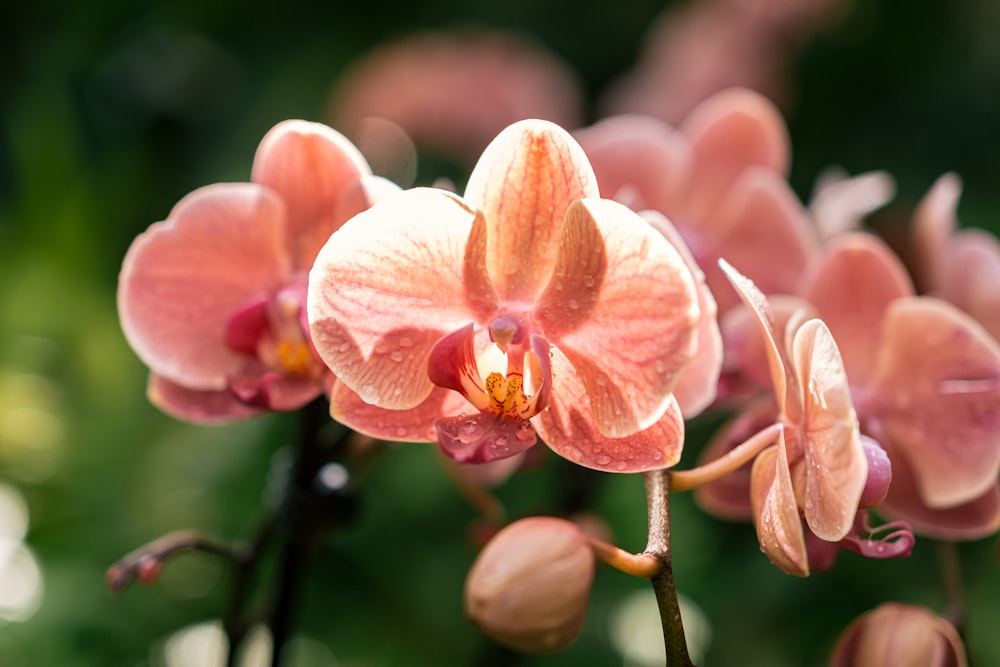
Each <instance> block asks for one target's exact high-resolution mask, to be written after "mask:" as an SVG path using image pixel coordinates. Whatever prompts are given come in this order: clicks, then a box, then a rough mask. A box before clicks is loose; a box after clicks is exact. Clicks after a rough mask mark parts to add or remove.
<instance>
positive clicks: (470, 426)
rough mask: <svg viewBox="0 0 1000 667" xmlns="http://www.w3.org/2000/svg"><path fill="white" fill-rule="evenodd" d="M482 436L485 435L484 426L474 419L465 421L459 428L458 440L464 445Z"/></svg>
mask: <svg viewBox="0 0 1000 667" xmlns="http://www.w3.org/2000/svg"><path fill="white" fill-rule="evenodd" d="M481 437H483V427H482V426H480V425H479V422H477V421H475V420H473V419H470V420H468V421H466V422H464V423H463V424H462V426H461V427H460V428H459V429H458V440H459V442H461V443H462V444H463V445H467V444H469V443H471V442H475V441H476V440H479V439H480V438H481Z"/></svg>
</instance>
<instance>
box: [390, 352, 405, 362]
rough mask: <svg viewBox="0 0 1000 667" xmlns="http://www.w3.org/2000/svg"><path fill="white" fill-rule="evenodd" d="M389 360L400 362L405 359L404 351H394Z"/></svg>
mask: <svg viewBox="0 0 1000 667" xmlns="http://www.w3.org/2000/svg"><path fill="white" fill-rule="evenodd" d="M389 358H390V359H392V360H393V361H396V362H399V361H402V360H403V359H404V355H403V352H402V350H393V351H392V352H390V353H389Z"/></svg>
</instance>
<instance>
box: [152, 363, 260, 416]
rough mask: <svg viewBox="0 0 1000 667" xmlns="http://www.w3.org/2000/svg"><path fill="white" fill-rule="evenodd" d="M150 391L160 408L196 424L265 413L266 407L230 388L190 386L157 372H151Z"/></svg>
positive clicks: (154, 401) (154, 403) (155, 403)
mask: <svg viewBox="0 0 1000 667" xmlns="http://www.w3.org/2000/svg"><path fill="white" fill-rule="evenodd" d="M146 394H147V396H148V397H149V402H150V403H152V404H153V405H155V406H156V407H158V408H159V409H160V410H163V411H164V412H165V413H167V414H168V415H170V416H172V417H176V418H177V419H181V420H183V421H186V422H190V423H192V424H225V423H227V422H231V421H238V420H241V419H249V418H251V417H256V416H257V415H259V414H261V413H263V412H264V409H263V408H260V407H257V406H254V405H249V404H247V403H244V402H243V401H240V400H239V399H238V398H237V397H236V395H235V394H233V392H231V391H229V390H228V389H217V390H197V389H189V388H188V387H184V386H181V385H179V384H177V383H176V382H171V381H170V380H167V379H166V378H164V377H161V376H159V375H156V374H155V373H150V376H149V384H148V385H147V387H146Z"/></svg>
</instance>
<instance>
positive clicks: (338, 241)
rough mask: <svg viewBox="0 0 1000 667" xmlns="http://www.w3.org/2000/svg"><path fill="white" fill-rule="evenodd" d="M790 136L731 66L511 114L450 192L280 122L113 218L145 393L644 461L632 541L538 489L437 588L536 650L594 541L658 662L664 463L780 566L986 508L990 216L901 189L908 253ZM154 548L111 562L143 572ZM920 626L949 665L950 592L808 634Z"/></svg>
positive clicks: (616, 466)
mask: <svg viewBox="0 0 1000 667" xmlns="http://www.w3.org/2000/svg"><path fill="white" fill-rule="evenodd" d="M789 163H790V146H789V140H788V135H787V131H786V129H785V126H784V122H783V120H782V118H781V116H780V114H779V112H778V111H777V109H776V108H775V107H774V106H773V105H772V104H771V103H770V102H769V101H768V100H766V99H765V98H764V97H762V96H760V95H759V94H757V93H753V92H751V91H749V90H747V89H742V88H736V89H730V90H726V91H724V92H722V93H719V94H717V95H714V96H712V97H711V98H709V99H708V100H706V101H704V102H703V103H701V104H700V105H698V106H697V107H696V108H694V109H693V110H692V111H691V112H690V113H689V114H688V115H687V117H686V118H685V119H684V120H683V121H682V122H680V123H679V124H678V126H677V127H672V126H670V125H667V124H666V123H664V122H663V121H661V120H656V119H653V118H651V117H642V116H616V117H611V118H608V119H605V120H603V121H600V122H598V123H597V124H596V125H593V126H591V127H587V128H583V129H578V130H576V131H575V132H571V131H569V130H567V129H564V128H562V127H560V126H558V125H556V124H554V123H551V122H548V121H542V120H522V121H518V122H515V123H513V124H512V125H509V126H508V127H506V129H504V130H503V131H501V132H500V133H499V135H498V136H496V138H495V139H493V140H492V142H491V143H490V144H489V146H488V147H487V148H486V149H485V150H484V151H483V152H482V154H481V156H480V157H479V159H478V161H477V162H476V164H475V167H474V168H473V169H472V171H471V174H470V175H469V178H468V182H467V184H466V185H465V188H464V191H463V192H462V193H461V194H457V193H456V192H454V191H453V190H451V189H445V188H439V187H414V188H409V189H403V188H400V187H399V186H397V185H394V184H393V183H391V182H389V181H387V180H386V179H383V178H380V177H378V176H374V175H373V174H372V172H371V170H370V168H369V167H368V164H367V162H366V160H365V158H364V157H363V156H362V154H361V152H360V151H359V150H358V149H356V148H355V147H354V146H353V145H352V144H351V143H350V142H349V141H348V140H347V139H346V138H345V137H344V136H342V135H341V134H339V133H338V132H337V131H335V130H333V129H331V128H330V127H327V126H325V125H321V124H318V123H312V122H306V121H299V120H291V121H285V122H282V123H280V124H278V125H277V126H276V127H274V128H273V129H272V130H271V131H270V132H269V133H268V134H267V135H266V136H265V137H264V139H263V140H262V142H261V144H260V146H259V148H258V149H257V153H256V156H255V158H254V161H253V168H252V172H251V181H250V182H249V183H238V184H216V185H210V186H207V187H204V188H202V189H199V190H197V191H195V192H194V193H192V194H190V195H188V196H187V197H185V198H184V199H183V200H182V201H181V202H180V203H178V204H177V206H176V207H175V208H174V209H173V211H171V212H170V214H169V215H168V217H167V218H166V220H165V221H163V222H159V223H156V224H154V225H153V226H152V227H150V228H149V230H148V231H147V232H145V233H144V234H142V235H141V236H140V237H139V238H138V239H136V241H135V242H134V243H133V244H132V246H131V248H130V249H129V251H128V254H127V256H126V257H125V261H124V265H123V268H122V272H121V276H120V282H119V292H118V303H119V313H120V317H121V322H122V328H123V330H124V332H125V335H126V337H127V339H128V341H129V343H130V344H131V345H132V347H133V348H134V350H135V351H136V353H137V354H138V355H139V357H140V358H141V359H142V360H143V361H144V362H145V363H146V364H147V365H148V366H149V368H150V370H151V374H150V380H149V390H148V393H149V398H150V400H151V401H152V402H153V403H154V404H156V405H157V406H158V407H159V408H161V409H162V410H163V411H165V412H167V413H169V414H171V415H174V416H176V417H178V418H180V419H183V420H187V421H190V422H195V423H224V422H228V421H233V420H240V419H246V418H251V417H254V416H256V415H260V414H263V413H266V412H269V411H298V410H300V409H306V408H308V407H309V406H312V405H315V404H316V403H317V401H319V402H321V403H322V404H323V405H324V409H326V407H327V406H328V408H329V415H330V417H331V418H332V420H334V421H336V422H338V423H340V424H342V425H343V426H345V427H347V429H349V432H351V433H355V434H360V435H362V436H366V437H367V438H369V439H370V440H369V442H368V445H367V446H368V447H376V448H377V447H382V445H380V444H378V443H385V442H392V441H395V442H412V443H418V442H424V443H436V446H437V447H438V448H439V449H440V451H441V452H442V453H443V454H444V455H446V457H447V458H448V459H450V460H451V461H452V462H454V463H449V464H448V465H454V464H457V467H456V468H455V469H456V470H457V473H456V474H457V475H459V476H461V479H463V480H465V482H466V483H471V484H475V485H480V486H481V487H488V486H489V485H494V484H498V483H500V482H501V481H503V480H504V479H506V478H507V477H508V476H510V475H513V474H516V471H517V470H518V469H519V468H520V467H521V466H522V465H525V462H526V461H530V460H532V459H534V460H536V461H537V460H538V457H540V456H543V454H542V453H541V450H539V448H538V447H537V445H538V444H539V441H541V443H544V445H545V446H546V447H547V448H548V450H550V451H551V452H553V453H554V454H555V455H557V456H558V457H561V458H563V459H565V460H567V461H569V462H570V463H571V464H575V465H578V466H583V467H585V468H589V469H593V470H597V471H602V472H606V473H618V474H636V473H638V474H641V475H642V476H643V477H644V480H645V483H646V489H647V495H648V500H649V514H650V521H649V524H650V534H649V545H648V546H647V548H646V550H645V551H643V552H640V553H630V552H629V551H627V550H625V549H622V548H620V547H618V546H616V545H614V544H612V543H611V542H610V541H609V540H608V539H607V536H606V535H599V534H596V533H595V531H593V530H588V529H586V528H585V527H583V526H581V525H578V524H576V523H574V522H573V521H571V520H570V519H568V518H565V517H541V516H538V517H526V518H523V519H521V520H518V521H514V522H512V523H510V524H509V525H502V522H500V521H497V522H496V523H495V525H494V526H493V528H492V529H491V530H490V531H488V532H489V533H490V539H489V540H488V543H487V544H486V545H485V548H484V549H483V550H482V552H481V554H480V556H479V558H478V560H477V561H476V562H475V564H474V565H473V566H472V568H471V571H470V573H469V577H468V579H467V582H466V600H465V604H466V611H467V613H468V615H469V616H470V618H471V619H472V620H473V621H474V622H475V623H476V624H477V625H479V627H480V628H481V629H482V630H483V631H484V632H485V633H487V634H488V635H490V636H491V637H493V638H494V639H496V640H497V641H499V642H501V643H505V644H507V645H509V646H511V647H513V648H515V649H517V650H521V651H528V652H548V651H556V650H560V649H562V648H564V647H566V646H567V645H569V644H570V643H571V642H572V641H573V640H574V639H575V637H576V635H577V634H578V633H579V631H580V627H581V625H582V622H583V618H584V616H585V612H586V606H587V599H588V595H589V590H590V582H591V579H592V577H593V573H594V566H595V558H596V559H599V560H601V561H603V562H606V563H608V564H610V565H612V566H614V567H617V568H618V569H621V570H622V571H624V572H626V573H629V574H633V575H637V576H641V577H646V578H649V579H650V580H652V582H653V588H654V591H655V592H656V595H657V600H658V602H659V605H660V610H661V615H662V617H663V625H664V635H665V640H666V645H667V653H668V659H669V660H670V662H669V664H671V665H674V664H691V661H690V658H689V657H688V653H687V648H686V645H685V640H684V631H683V626H682V625H681V620H680V614H679V612H678V607H677V599H676V592H675V586H674V582H673V579H672V574H671V568H670V558H671V556H670V544H669V502H668V500H669V494H670V493H671V492H680V491H684V490H694V491H695V494H696V496H695V497H696V499H697V501H698V503H699V505H700V506H701V507H702V508H703V509H704V510H705V511H706V512H709V513H711V514H714V515H716V516H719V517H723V518H728V519H734V520H746V521H750V522H752V523H753V525H754V527H755V529H756V533H757V536H758V538H759V542H760V548H761V550H762V551H763V553H764V554H765V555H766V557H767V558H768V559H770V561H771V562H772V563H773V564H774V565H775V566H776V567H778V568H780V569H781V570H782V571H784V572H787V573H788V574H791V575H796V576H806V575H808V574H810V572H814V571H818V570H822V569H826V568H830V567H833V566H834V561H835V559H836V558H837V555H838V553H839V552H840V551H842V550H844V549H846V550H849V551H852V552H855V553H857V554H860V555H862V556H865V557H868V558H895V557H903V556H906V555H908V554H909V553H910V550H911V549H912V548H913V545H914V541H915V537H914V535H915V534H916V535H923V536H928V537H932V538H937V539H941V540H952V541H955V540H968V539H977V538H982V537H985V536H989V535H992V534H994V533H996V532H997V530H998V528H1000V486H998V472H1000V344H998V343H997V340H996V337H997V336H998V335H1000V327H998V324H997V323H998V322H1000V319H998V318H1000V303H998V302H997V297H996V290H995V289H994V287H993V286H994V285H995V284H996V282H995V279H996V278H997V276H998V275H1000V244H998V243H997V242H996V240H995V239H994V238H993V237H991V236H988V235H986V234H985V233H980V232H978V231H975V230H961V231H959V230H958V227H957V223H956V219H955V208H956V204H957V200H958V197H959V190H960V186H959V183H958V180H957V177H956V176H954V175H945V176H943V177H942V179H941V181H940V182H939V183H937V184H936V185H935V186H934V187H933V188H932V189H931V191H930V192H929V193H928V195H927V197H926V199H925V200H924V201H923V202H922V203H921V204H920V206H919V207H918V208H917V210H916V211H915V212H914V214H913V224H912V231H913V238H912V242H913V246H914V248H915V252H914V253H913V256H914V257H916V258H917V259H918V262H917V263H914V264H912V265H911V266H909V267H908V266H906V265H904V264H903V262H902V260H901V259H900V258H899V257H898V256H897V255H896V254H895V253H894V252H893V250H891V249H890V247H889V246H888V245H887V244H886V242H885V241H883V240H882V239H880V238H879V237H878V236H877V235H875V234H874V233H873V232H870V231H865V230H864V224H863V223H864V218H865V216H866V215H868V214H869V213H871V212H872V211H874V210H875V209H877V208H879V207H880V206H882V205H883V204H884V203H886V202H887V201H888V199H889V198H890V197H891V194H892V193H891V183H890V182H889V181H888V177H887V176H886V175H884V174H867V175H862V176H858V177H854V178H848V177H836V178H832V179H829V180H827V181H826V182H824V183H823V184H822V186H821V187H820V188H819V189H818V190H817V193H816V194H815V195H814V197H813V200H812V201H811V202H810V203H809V204H808V205H806V204H804V203H802V202H801V201H800V200H799V199H798V198H797V196H796V195H795V193H794V192H793V191H792V189H791V187H790V186H789V184H788V181H787V177H788V170H789ZM911 275H912V276H915V277H916V282H915V281H914V278H911ZM915 285H919V286H920V291H919V292H918V290H917V287H915ZM718 411H726V412H727V414H731V415H733V416H732V418H731V419H730V421H728V422H727V423H726V424H725V425H724V426H723V427H722V428H721V429H720V431H719V432H718V433H717V434H716V436H715V437H714V438H713V439H712V441H711V442H709V443H708V444H707V446H705V447H704V448H703V449H702V451H701V452H700V455H699V460H698V465H697V467H695V468H692V469H684V470H679V469H676V466H677V465H678V464H679V462H680V460H681V455H682V452H683V449H684V446H685V420H688V419H690V418H692V417H695V416H697V415H699V414H701V413H704V412H718ZM185 546H191V544H190V543H185ZM162 547H163V544H159V545H158V547H157V549H146V550H140V551H139V552H137V553H136V554H135V555H132V556H131V557H129V558H126V559H124V560H123V561H122V562H120V563H119V564H117V565H116V566H114V567H113V568H112V570H111V571H110V572H109V579H110V580H111V582H112V585H113V586H114V587H116V588H118V587H121V586H123V585H124V584H125V583H127V581H128V580H130V579H131V578H132V577H136V576H138V577H140V578H143V579H154V578H155V574H156V572H157V570H156V567H155V566H158V565H159V564H160V563H161V562H162V561H163V560H165V558H166V556H167V555H169V553H170V550H169V549H163V548H162ZM893 604H894V605H895V603H893ZM918 626H919V627H920V628H927V629H933V632H926V633H923V631H920V632H921V633H923V634H922V641H923V642H924V643H923V644H920V645H910V646H908V647H907V649H906V650H908V651H913V652H917V653H920V654H921V655H931V653H930V652H932V651H937V653H934V655H939V656H947V657H948V658H949V659H950V660H951V662H944V661H940V662H933V663H932V662H923V663H921V664H965V663H964V660H965V658H964V648H963V645H962V642H961V639H960V638H959V636H958V634H957V632H956V630H955V629H954V627H953V626H952V625H951V624H949V623H948V621H947V620H945V619H944V618H942V617H939V616H937V615H935V614H933V613H931V612H930V611H929V610H924V609H923V608H912V607H908V606H905V605H895V606H891V605H890V606H886V607H884V608H880V610H879V611H876V612H873V613H872V614H871V615H870V616H868V617H866V618H864V619H859V621H858V622H857V624H856V625H855V626H852V628H851V629H849V630H848V631H847V633H846V634H845V635H844V639H843V640H842V642H841V644H840V645H839V646H838V648H837V652H836V655H835V656H834V658H833V661H832V662H831V664H836V665H841V664H844V665H846V664H872V663H870V662H869V663H865V658H864V656H866V655H867V656H874V655H880V656H884V655H885V654H886V653H885V652H886V651H890V650H895V649H893V648H891V647H893V646H894V644H893V642H892V641H891V638H892V637H893V636H895V635H894V634H893V633H897V634H898V636H909V635H910V634H912V633H913V632H915V630H914V629H913V628H915V627H918ZM872 628H874V630H872ZM233 636H235V635H233ZM275 641H276V642H277V638H276V640H275ZM925 649H926V651H925ZM275 650H276V651H278V650H279V649H278V647H277V646H276V648H275ZM921 651H925V652H924V653H921ZM900 659H902V658H900ZM852 660H853V661H852ZM882 664H903V663H901V662H898V663H894V662H889V663H882ZM905 664H910V663H909V662H906V663H905Z"/></svg>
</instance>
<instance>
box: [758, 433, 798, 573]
mask: <svg viewBox="0 0 1000 667" xmlns="http://www.w3.org/2000/svg"><path fill="white" fill-rule="evenodd" d="M750 499H751V505H752V506H753V514H754V525H755V526H756V528H757V539H758V541H759V542H760V550H761V551H763V552H764V553H765V554H766V555H767V557H768V559H769V560H770V561H771V562H772V563H774V564H775V565H777V566H778V568H779V569H780V570H781V571H783V572H786V573H787V574H793V575H795V576H798V577H805V576H808V574H809V554H808V553H807V551H806V542H805V534H804V532H803V530H802V519H801V517H800V516H799V508H798V505H797V504H796V502H795V491H794V489H793V488H792V478H791V475H790V473H789V469H788V457H787V456H786V455H785V441H784V436H783V435H782V437H781V439H779V441H778V444H777V445H775V446H773V447H769V448H767V449H765V450H764V451H763V452H761V453H760V455H758V456H757V460H755V461H754V464H753V470H752V472H751V478H750Z"/></svg>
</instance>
